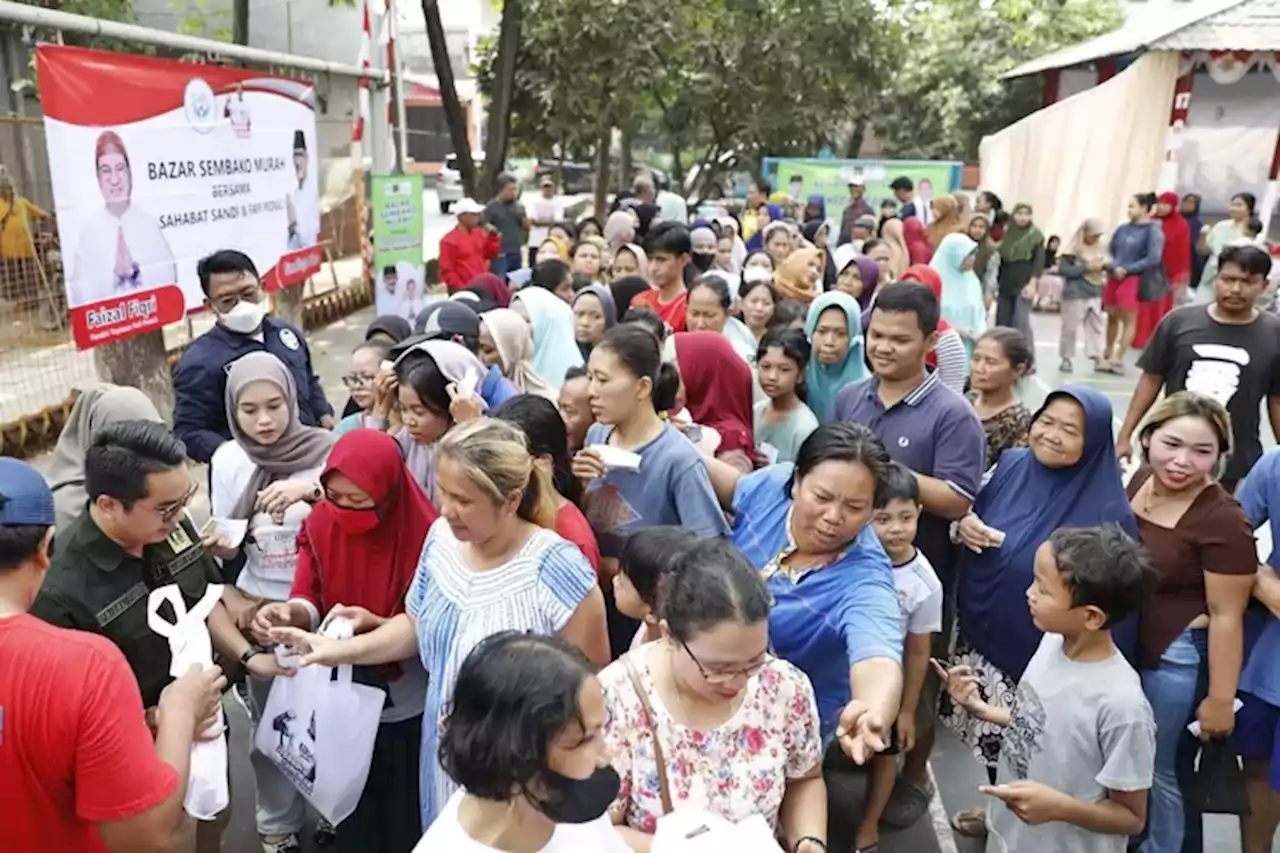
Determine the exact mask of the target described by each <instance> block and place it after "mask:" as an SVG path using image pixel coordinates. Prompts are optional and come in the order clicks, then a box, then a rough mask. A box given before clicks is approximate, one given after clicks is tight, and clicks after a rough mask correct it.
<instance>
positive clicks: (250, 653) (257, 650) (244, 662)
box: [240, 643, 271, 667]
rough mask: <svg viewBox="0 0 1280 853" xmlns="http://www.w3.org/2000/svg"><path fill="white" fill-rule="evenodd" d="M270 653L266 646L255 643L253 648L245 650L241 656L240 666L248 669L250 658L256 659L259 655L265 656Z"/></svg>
mask: <svg viewBox="0 0 1280 853" xmlns="http://www.w3.org/2000/svg"><path fill="white" fill-rule="evenodd" d="M270 651H271V649H269V648H267V647H266V646H261V645H258V644H257V643H254V644H253V645H252V646H250V647H249V648H247V649H245V650H244V654H242V655H240V665H241V666H243V667H248V666H249V659H250V658H253V657H256V656H258V655H265V654H267V653H268V652H270Z"/></svg>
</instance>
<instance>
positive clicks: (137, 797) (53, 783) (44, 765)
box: [0, 614, 178, 853]
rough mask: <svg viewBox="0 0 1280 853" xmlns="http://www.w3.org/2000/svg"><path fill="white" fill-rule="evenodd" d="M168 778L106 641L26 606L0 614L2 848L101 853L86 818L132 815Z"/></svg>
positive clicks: (129, 679) (136, 695) (168, 784)
mask: <svg viewBox="0 0 1280 853" xmlns="http://www.w3.org/2000/svg"><path fill="white" fill-rule="evenodd" d="M177 784H178V774H177V773H175V772H174V770H173V768H172V767H170V766H169V765H167V764H165V763H164V762H163V761H161V760H160V759H159V758H157V757H156V750H155V743H154V742H153V741H152V739H151V731H150V730H149V729H148V728H147V724H146V721H145V719H144V718H143V711H142V694H141V693H140V692H139V691H138V682H137V681H136V680H135V679H134V677H133V672H132V671H131V670H130V669H129V664H128V663H127V662H126V661H125V659H124V655H123V654H121V653H120V650H119V649H117V648H116V647H115V646H114V645H113V644H112V643H111V641H110V640H107V639H105V638H103V637H99V636H96V635H94V634H86V633H84V632H81V631H68V630H66V629H63V628H55V627H53V626H52V625H48V624H46V623H45V622H42V621H40V620H39V619H37V618H36V617H34V616H29V615H26V614H24V615H22V616H14V617H11V618H7V619H0V837H3V839H4V841H3V842H0V848H2V849H3V850H4V851H5V853H45V851H51V850H56V851H67V853H72V851H74V853H81V851H88V853H105V851H106V847H105V846H104V845H103V843H102V840H101V839H100V838H99V837H98V832H97V830H96V829H94V824H96V823H103V822H106V821H112V820H122V819H124V818H128V817H132V816H134V815H137V814H141V813H142V812H145V811H147V810H148V809H150V808H153V807H155V806H157V805H159V804H160V803H162V802H164V801H165V799H166V798H168V797H169V795H170V794H172V793H173V791H174V788H175V787H176V786H177Z"/></svg>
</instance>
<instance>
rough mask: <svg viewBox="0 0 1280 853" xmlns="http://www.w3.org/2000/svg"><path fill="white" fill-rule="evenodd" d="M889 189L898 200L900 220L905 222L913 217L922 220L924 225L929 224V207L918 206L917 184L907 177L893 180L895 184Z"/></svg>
mask: <svg viewBox="0 0 1280 853" xmlns="http://www.w3.org/2000/svg"><path fill="white" fill-rule="evenodd" d="M889 189H891V190H893V196H894V198H896V199H897V200H898V218H899V219H901V220H903V221H905V220H908V219H910V218H911V217H913V216H914V217H915V218H916V219H919V220H920V223H921V224H922V225H928V224H929V209H928V205H924V204H921V205H917V204H916V201H915V198H916V185H915V182H914V181H912V180H911V179H910V178H908V177H907V176H906V175H902V176H901V177H897V178H894V179H893V183H891V184H889Z"/></svg>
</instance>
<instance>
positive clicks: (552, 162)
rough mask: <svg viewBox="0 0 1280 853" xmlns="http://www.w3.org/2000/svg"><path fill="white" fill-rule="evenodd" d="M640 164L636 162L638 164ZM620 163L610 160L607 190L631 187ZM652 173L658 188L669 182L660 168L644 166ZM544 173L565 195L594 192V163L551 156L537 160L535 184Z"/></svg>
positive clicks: (534, 176)
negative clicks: (620, 174) (624, 179)
mask: <svg viewBox="0 0 1280 853" xmlns="http://www.w3.org/2000/svg"><path fill="white" fill-rule="evenodd" d="M640 165H641V164H637V166H640ZM621 168H622V164H621V163H620V162H619V160H618V159H617V158H616V157H615V158H613V159H612V160H611V161H610V164H609V169H610V172H611V173H612V178H611V180H610V186H609V192H611V193H617V192H619V191H621V190H629V189H631V183H632V181H631V179H628V180H626V181H623V180H621V178H620V176H619V172H620V170H621ZM643 168H647V169H648V170H649V171H650V172H652V173H653V180H654V182H655V183H656V184H657V185H658V187H659V188H665V187H666V186H668V184H669V183H670V180H671V179H670V177H669V176H668V175H667V173H666V172H664V171H662V170H661V169H654V168H651V167H648V166H644V167H643ZM561 170H563V173H564V178H563V180H561ZM544 175H547V176H550V177H551V179H552V180H554V181H555V182H556V186H558V187H559V188H560V192H562V193H564V194H566V195H578V194H588V193H593V192H595V189H596V172H595V164H594V163H583V162H579V161H576V160H565V161H563V162H561V161H560V160H557V159H555V158H553V157H548V158H545V159H542V160H539V161H538V165H537V166H536V167H534V170H533V182H534V184H535V185H536V184H537V183H538V181H540V180H542V177H543V176H544Z"/></svg>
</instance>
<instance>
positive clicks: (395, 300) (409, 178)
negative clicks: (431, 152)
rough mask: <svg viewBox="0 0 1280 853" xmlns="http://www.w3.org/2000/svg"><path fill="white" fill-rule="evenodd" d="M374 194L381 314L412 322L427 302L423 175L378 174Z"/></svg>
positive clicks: (375, 266) (377, 301)
mask: <svg viewBox="0 0 1280 853" xmlns="http://www.w3.org/2000/svg"><path fill="white" fill-rule="evenodd" d="M371 192H372V199H371V201H370V204H371V207H372V210H373V280H374V293H375V294H376V296H375V305H376V307H377V312H378V315H379V316H382V315H385V314H396V315H398V316H400V317H404V318H405V319H406V320H408V321H409V322H410V323H412V322H413V321H414V318H416V317H417V316H418V312H420V311H421V310H422V308H423V306H424V305H425V304H426V299H425V296H426V294H425V293H424V290H425V286H426V285H425V282H424V281H423V259H422V229H423V211H422V175H374V176H373V186H372V188H371Z"/></svg>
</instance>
